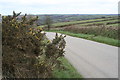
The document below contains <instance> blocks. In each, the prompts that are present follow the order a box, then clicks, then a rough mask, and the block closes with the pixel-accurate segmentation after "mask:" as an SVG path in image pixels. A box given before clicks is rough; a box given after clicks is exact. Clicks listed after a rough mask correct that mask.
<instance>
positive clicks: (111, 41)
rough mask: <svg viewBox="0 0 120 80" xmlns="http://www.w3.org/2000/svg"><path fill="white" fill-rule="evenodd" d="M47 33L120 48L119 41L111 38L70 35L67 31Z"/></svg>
mask: <svg viewBox="0 0 120 80" xmlns="http://www.w3.org/2000/svg"><path fill="white" fill-rule="evenodd" d="M49 32H58V33H62V34H66V35H70V36H73V37H78V38H84V39H88V40H92V41H96V42H100V43H105V44H109V45H112V46H117V47H118V46H119V47H120V40H117V39H112V38H108V37H102V36H94V35H89V34H80V33H79V34H77V33H71V32H67V31H57V30H51V31H49Z"/></svg>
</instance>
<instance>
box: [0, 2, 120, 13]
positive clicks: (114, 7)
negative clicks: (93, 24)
mask: <svg viewBox="0 0 120 80" xmlns="http://www.w3.org/2000/svg"><path fill="white" fill-rule="evenodd" d="M118 2H119V0H0V14H3V15H8V14H12V12H13V10H14V11H16V12H22V13H23V14H24V13H27V14H117V13H118Z"/></svg>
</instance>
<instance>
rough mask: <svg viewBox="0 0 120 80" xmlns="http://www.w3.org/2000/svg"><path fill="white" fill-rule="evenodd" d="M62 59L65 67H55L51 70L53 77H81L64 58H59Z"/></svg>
mask: <svg viewBox="0 0 120 80" xmlns="http://www.w3.org/2000/svg"><path fill="white" fill-rule="evenodd" d="M60 61H62V66H64V67H65V70H62V69H55V70H54V71H53V76H54V77H55V78H81V79H82V78H83V77H82V76H81V75H80V74H79V73H78V72H77V71H76V69H75V68H74V67H73V66H72V65H71V64H70V63H69V62H68V61H67V59H65V58H64V57H62V58H60Z"/></svg>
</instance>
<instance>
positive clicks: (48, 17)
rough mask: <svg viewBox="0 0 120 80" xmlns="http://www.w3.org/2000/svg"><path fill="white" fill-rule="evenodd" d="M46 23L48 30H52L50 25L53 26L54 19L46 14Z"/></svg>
mask: <svg viewBox="0 0 120 80" xmlns="http://www.w3.org/2000/svg"><path fill="white" fill-rule="evenodd" d="M45 24H46V26H47V28H48V31H49V30H50V27H51V25H52V19H51V18H50V16H48V15H47V16H46V18H45Z"/></svg>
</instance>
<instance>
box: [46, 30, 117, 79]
mask: <svg viewBox="0 0 120 80" xmlns="http://www.w3.org/2000/svg"><path fill="white" fill-rule="evenodd" d="M46 35H47V37H48V38H49V39H53V38H54V36H55V33H52V32H47V33H46ZM65 40H66V48H65V51H66V54H65V57H66V58H67V59H68V61H69V62H70V63H71V64H72V65H73V66H74V67H75V68H76V70H77V71H78V72H79V73H80V74H81V75H82V76H83V77H84V78H118V47H114V46H110V45H106V44H102V43H98V42H94V41H90V40H85V39H81V38H76V37H71V36H67V37H66V38H65Z"/></svg>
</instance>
